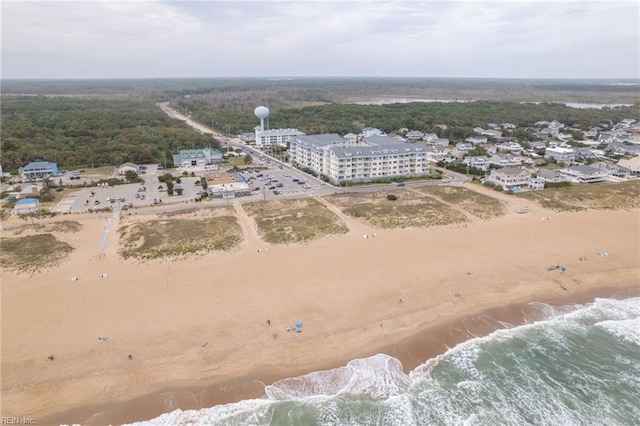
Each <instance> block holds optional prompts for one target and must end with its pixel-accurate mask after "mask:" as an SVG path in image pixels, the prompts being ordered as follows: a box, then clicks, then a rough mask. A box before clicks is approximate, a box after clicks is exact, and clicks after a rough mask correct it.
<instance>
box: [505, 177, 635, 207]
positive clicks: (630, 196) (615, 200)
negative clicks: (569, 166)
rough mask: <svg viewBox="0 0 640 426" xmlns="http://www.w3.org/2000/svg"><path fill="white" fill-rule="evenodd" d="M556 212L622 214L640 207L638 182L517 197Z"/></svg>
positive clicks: (523, 194) (548, 191) (541, 192)
mask: <svg viewBox="0 0 640 426" xmlns="http://www.w3.org/2000/svg"><path fill="white" fill-rule="evenodd" d="M517 197H520V198H525V199H528V200H532V201H535V202H537V203H539V204H540V205H541V206H542V207H545V208H548V209H551V210H555V211H579V210H587V209H609V210H624V209H633V208H638V207H640V180H633V181H627V182H619V183H598V184H574V185H571V186H568V187H561V188H548V189H545V190H544V191H531V192H523V193H520V194H517Z"/></svg>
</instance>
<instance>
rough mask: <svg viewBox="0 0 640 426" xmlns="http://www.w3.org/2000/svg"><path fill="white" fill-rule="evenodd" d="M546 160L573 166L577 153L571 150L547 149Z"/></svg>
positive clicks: (545, 151)
mask: <svg viewBox="0 0 640 426" xmlns="http://www.w3.org/2000/svg"><path fill="white" fill-rule="evenodd" d="M544 158H553V159H554V160H556V161H557V162H558V163H562V164H571V163H572V162H573V161H574V160H575V158H576V153H575V151H574V150H573V149H570V148H560V147H557V148H547V149H545V150H544Z"/></svg>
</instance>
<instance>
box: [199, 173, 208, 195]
mask: <svg viewBox="0 0 640 426" xmlns="http://www.w3.org/2000/svg"><path fill="white" fill-rule="evenodd" d="M200 185H202V189H204V190H205V191H206V190H207V188H208V187H209V184H208V183H207V179H205V177H204V176H203V177H201V178H200Z"/></svg>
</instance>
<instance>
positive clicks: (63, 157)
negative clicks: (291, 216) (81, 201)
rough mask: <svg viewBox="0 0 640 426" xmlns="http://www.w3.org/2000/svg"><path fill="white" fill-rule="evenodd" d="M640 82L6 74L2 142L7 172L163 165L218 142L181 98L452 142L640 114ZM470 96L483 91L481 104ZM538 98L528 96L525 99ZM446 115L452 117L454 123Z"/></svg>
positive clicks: (250, 120)
mask: <svg viewBox="0 0 640 426" xmlns="http://www.w3.org/2000/svg"><path fill="white" fill-rule="evenodd" d="M375 97H410V98H430V99H455V100H465V101H467V102H461V103H425V102H414V103H395V104H386V105H359V104H355V103H354V102H356V101H362V100H368V99H372V98H375ZM639 97H640V86H639V85H638V84H637V82H635V83H634V82H619V83H615V84H614V83H612V82H611V81H599V80H595V81H585V80H565V81H561V80H557V81H555V80H486V79H485V80H481V79H419V78H413V79H411V78H407V79H399V78H397V79H393V78H333V79H331V78H325V79H311V78H306V79H303V78H291V79H257V78H255V79H156V80H153V79H150V80H41V81H37V80H3V81H2V99H1V101H2V112H1V117H0V118H1V123H0V124H1V126H2V127H1V129H2V139H1V147H0V148H1V149H0V152H1V154H2V159H1V160H2V167H3V170H4V171H10V172H15V171H16V170H17V169H18V167H21V166H24V165H26V164H28V163H29V162H30V161H36V160H44V161H53V162H56V163H58V167H59V168H60V169H67V168H80V167H91V166H100V165H118V164H122V163H124V162H127V161H130V162H134V163H142V164H144V163H161V162H163V161H164V159H165V158H167V159H170V158H171V155H172V154H174V153H176V152H177V151H178V150H179V149H181V148H192V147H205V146H214V147H215V146H218V145H219V144H218V142H217V141H215V140H212V138H210V137H207V136H204V135H201V134H198V133H196V132H194V131H192V130H191V129H190V128H189V127H188V126H187V125H186V124H184V123H182V122H180V121H177V120H173V119H170V118H169V117H167V116H166V115H165V114H164V113H163V112H162V111H161V110H160V108H158V107H157V106H156V102H158V101H170V102H171V104H172V106H174V107H176V108H178V109H180V110H181V111H183V112H185V113H187V114H190V115H191V116H192V117H193V118H194V119H196V120H197V121H200V122H202V123H203V124H205V125H208V126H210V127H211V128H213V129H214V130H216V131H218V132H220V133H224V134H227V135H229V136H231V135H237V134H240V133H244V132H252V131H253V129H254V127H255V126H256V125H257V124H258V120H257V118H256V117H255V116H254V115H253V110H254V109H255V107H256V106H258V105H266V106H268V107H269V108H270V111H271V114H270V117H269V122H270V127H271V128H286V127H293V128H298V129H299V130H301V131H303V132H305V133H307V134H314V133H333V132H335V133H340V134H344V133H349V132H358V131H359V130H360V129H361V128H362V127H365V126H370V127H377V128H380V129H382V130H384V131H385V132H387V133H390V132H394V131H398V130H399V129H401V128H407V129H410V130H421V131H425V132H436V133H438V134H439V135H440V136H442V137H448V138H449V139H450V140H451V141H452V142H457V141H458V140H462V139H464V138H466V137H467V136H469V135H471V134H473V127H486V126H487V123H489V122H494V123H503V122H509V123H513V124H515V125H517V126H518V129H517V131H515V132H514V134H513V136H514V137H516V138H519V139H521V140H526V139H528V138H530V135H531V133H532V131H530V130H529V131H528V130H526V129H527V128H529V127H531V126H533V124H534V123H535V122H536V121H540V120H549V121H550V120H554V119H555V120H558V121H560V122H563V123H565V124H567V125H576V126H577V127H579V128H581V129H587V128H588V127H590V126H603V127H604V128H606V127H607V126H608V125H609V124H610V123H611V122H613V123H615V122H618V121H620V120H621V119H622V118H635V119H640V103H638V102H637V99H638V98H639ZM470 100H473V101H472V102H470ZM524 102H527V103H524ZM560 102H593V103H627V104H634V105H633V106H631V107H615V108H604V109H576V108H569V107H567V106H565V105H564V104H562V103H560ZM437 124H447V126H448V128H447V130H446V131H443V130H442V129H440V128H436V125H437Z"/></svg>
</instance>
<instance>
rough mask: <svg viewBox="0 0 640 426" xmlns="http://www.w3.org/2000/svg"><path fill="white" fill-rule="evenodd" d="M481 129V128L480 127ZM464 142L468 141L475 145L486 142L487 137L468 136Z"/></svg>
mask: <svg viewBox="0 0 640 426" xmlns="http://www.w3.org/2000/svg"><path fill="white" fill-rule="evenodd" d="M480 130H482V129H480ZM464 141H465V142H469V143H471V144H473V145H477V144H479V143H487V142H488V139H487V137H486V136H469V137H468V138H466V139H465V140H464Z"/></svg>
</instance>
